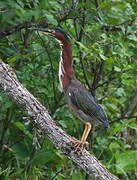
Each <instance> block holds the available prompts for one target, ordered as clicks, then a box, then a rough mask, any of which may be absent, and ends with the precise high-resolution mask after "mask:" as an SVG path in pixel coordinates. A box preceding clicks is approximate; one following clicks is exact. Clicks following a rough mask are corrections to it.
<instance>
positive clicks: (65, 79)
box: [58, 38, 74, 91]
mask: <svg viewBox="0 0 137 180" xmlns="http://www.w3.org/2000/svg"><path fill="white" fill-rule="evenodd" d="M58 40H59V42H60V46H61V49H62V51H61V61H60V64H59V80H60V84H61V86H62V87H63V89H64V91H66V90H67V88H68V86H69V84H70V82H71V79H72V78H74V71H73V67H72V48H71V43H70V42H69V41H68V40H66V39H63V38H62V39H61V38H60V39H58Z"/></svg>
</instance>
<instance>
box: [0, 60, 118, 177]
mask: <svg viewBox="0 0 137 180" xmlns="http://www.w3.org/2000/svg"><path fill="white" fill-rule="evenodd" d="M0 87H1V88H2V89H3V90H4V92H5V93H6V94H7V95H8V96H9V97H11V98H12V100H13V101H15V103H17V104H18V105H20V107H21V108H22V109H24V110H25V111H26V112H27V113H28V115H30V116H31V117H32V120H33V121H34V123H35V124H36V125H37V127H38V128H39V129H40V130H41V131H42V132H43V133H44V134H45V135H47V136H48V138H49V139H50V140H51V141H52V142H53V143H54V145H55V147H56V148H57V149H60V150H61V151H62V152H63V153H64V154H65V155H67V156H68V157H69V158H70V159H71V160H72V161H74V162H75V163H76V164H78V166H80V167H81V168H82V169H83V170H84V171H85V172H86V173H88V174H89V175H90V176H92V178H93V179H95V180H116V179H117V178H116V177H114V176H113V175H112V174H111V173H110V172H109V171H108V170H107V169H106V168H105V167H104V166H103V165H102V164H101V163H100V162H99V160H97V159H96V157H94V156H93V155H90V154H89V152H88V151H86V150H84V151H83V152H82V153H81V152H75V151H74V150H73V148H72V145H71V144H70V143H69V142H70V141H71V140H72V138H71V137H70V136H69V135H67V134H66V133H65V132H64V131H63V130H62V129H61V128H60V127H58V126H57V125H56V124H55V122H54V121H53V120H52V118H51V117H50V115H49V114H48V112H47V110H46V108H45V107H43V106H42V105H41V104H40V102H39V101H38V100H37V99H36V98H35V97H34V96H33V95H32V94H30V93H29V92H28V91H27V89H26V88H24V87H23V86H22V85H21V83H20V82H19V81H18V79H17V77H16V75H15V73H14V72H13V70H12V68H11V67H10V66H9V65H7V64H5V63H4V62H2V61H0Z"/></svg>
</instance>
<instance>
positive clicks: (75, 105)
mask: <svg viewBox="0 0 137 180" xmlns="http://www.w3.org/2000/svg"><path fill="white" fill-rule="evenodd" d="M30 29H31V30H35V31H41V32H43V33H44V34H46V35H49V36H53V37H54V38H55V39H56V40H57V41H58V42H59V43H60V46H61V60H60V63H59V80H60V84H61V86H62V88H63V90H64V93H65V96H66V97H67V102H68V105H69V108H70V110H71V111H72V112H73V113H74V115H76V117H78V118H79V119H80V120H82V121H83V122H84V123H86V124H85V129H84V132H83V135H82V138H81V140H77V139H75V140H73V141H72V143H73V146H74V148H75V150H76V151H82V150H83V149H84V148H85V147H87V145H88V142H87V141H86V140H87V137H88V134H89V132H90V131H91V129H92V125H93V124H94V123H97V122H100V123H102V125H103V127H105V128H107V127H108V125H109V123H108V119H107V116H106V113H105V111H104V109H103V108H102V106H101V105H100V104H98V103H97V102H96V100H95V99H94V97H93V96H92V95H91V93H90V92H89V91H88V90H87V89H86V88H85V87H84V85H83V84H81V82H80V81H78V80H77V79H76V77H75V74H74V70H73V67H72V47H71V43H70V40H69V37H68V35H67V34H66V33H65V32H64V31H63V30H62V29H60V28H50V29H46V28H30Z"/></svg>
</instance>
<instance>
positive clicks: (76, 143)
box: [71, 139, 89, 152]
mask: <svg viewBox="0 0 137 180" xmlns="http://www.w3.org/2000/svg"><path fill="white" fill-rule="evenodd" d="M71 143H72V144H73V148H74V149H75V152H82V151H83V150H84V149H85V148H87V147H88V145H89V143H88V142H87V141H81V140H78V139H73V140H72V141H71Z"/></svg>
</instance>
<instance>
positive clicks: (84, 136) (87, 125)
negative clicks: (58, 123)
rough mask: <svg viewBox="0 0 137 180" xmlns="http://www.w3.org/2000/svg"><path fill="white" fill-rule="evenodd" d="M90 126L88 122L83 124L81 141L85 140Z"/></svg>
mask: <svg viewBox="0 0 137 180" xmlns="http://www.w3.org/2000/svg"><path fill="white" fill-rule="evenodd" d="M91 128H92V125H91V124H90V123H89V122H88V123H86V124H85V129H84V132H83V134H82V138H81V141H82V142H86V140H87V137H88V135H89V133H90V131H91Z"/></svg>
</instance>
